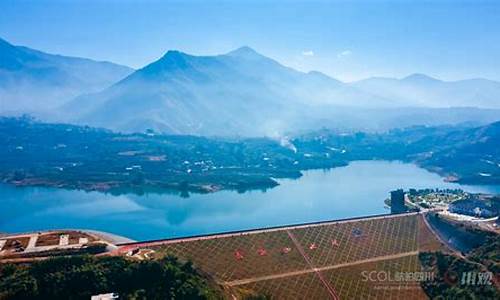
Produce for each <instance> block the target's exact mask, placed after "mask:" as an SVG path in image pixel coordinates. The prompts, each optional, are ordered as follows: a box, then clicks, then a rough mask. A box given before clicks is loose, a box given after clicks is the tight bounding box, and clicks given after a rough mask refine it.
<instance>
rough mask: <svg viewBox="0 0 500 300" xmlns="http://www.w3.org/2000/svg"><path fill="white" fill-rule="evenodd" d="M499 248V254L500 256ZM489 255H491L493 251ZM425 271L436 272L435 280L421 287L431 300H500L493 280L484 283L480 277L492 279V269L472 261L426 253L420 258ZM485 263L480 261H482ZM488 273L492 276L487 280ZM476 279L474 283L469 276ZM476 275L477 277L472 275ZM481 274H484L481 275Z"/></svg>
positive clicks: (442, 254) (493, 274)
mask: <svg viewBox="0 0 500 300" xmlns="http://www.w3.org/2000/svg"><path fill="white" fill-rule="evenodd" d="M498 251H499V250H498V248H497V250H496V252H497V253H496V254H494V255H498ZM485 255H486V256H489V255H492V254H491V252H490V251H488V254H485ZM419 258H420V262H421V263H422V265H423V267H424V271H427V272H433V273H434V279H433V280H432V281H424V282H422V288H423V289H424V291H425V292H426V293H427V295H428V296H429V297H430V298H431V299H499V298H500V292H499V291H498V289H497V288H496V287H495V283H494V282H493V281H489V280H488V281H487V282H482V280H481V281H480V280H479V278H480V276H482V277H481V278H485V277H486V278H493V279H494V276H495V274H498V273H494V272H492V270H491V269H489V268H486V267H485V266H484V265H482V264H481V263H477V262H475V261H473V260H472V259H463V258H459V257H456V256H453V255H448V254H444V253H442V252H434V253H429V252H424V253H420V255H419ZM481 261H482V260H480V262H481ZM488 272H490V273H489V274H491V276H492V277H488V275H487V274H488ZM468 274H471V276H473V278H474V276H475V279H476V281H475V282H474V283H471V282H467V276H468ZM472 274H475V275H472ZM480 274H481V275H480Z"/></svg>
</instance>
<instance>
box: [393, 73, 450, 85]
mask: <svg viewBox="0 0 500 300" xmlns="http://www.w3.org/2000/svg"><path fill="white" fill-rule="evenodd" d="M401 80H402V81H408V82H421V83H425V82H439V81H440V80H439V79H436V78H433V77H430V76H428V75H425V74H422V73H413V74H411V75H408V76H406V77H404V78H403V79H401Z"/></svg>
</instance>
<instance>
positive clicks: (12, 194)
mask: <svg viewBox="0 0 500 300" xmlns="http://www.w3.org/2000/svg"><path fill="white" fill-rule="evenodd" d="M280 184H281V185H280V186H278V187H276V188H273V189H270V190H267V191H266V192H262V191H252V192H247V193H243V194H238V193H237V192H230V191H223V192H217V193H213V194H208V195H198V194H191V195H190V197H189V198H182V197H180V196H178V195H176V194H161V195H160V194H147V195H142V196H139V195H133V194H128V195H121V196H113V195H110V194H104V193H99V192H83V191H68V190H58V189H53V188H16V187H12V186H8V185H0V207H1V209H0V232H21V231H33V230H42V229H54V228H82V229H94V230H101V231H107V232H111V233H115V234H118V235H122V236H125V237H129V238H132V239H135V240H145V239H157V238H167V237H179V236H189V235H196V234H204V233H214V232H222V231H229V230H238V229H251V228H258V227H266V226H276V225H285V224H291V223H302V222H314V221H321V220H330V219H340V218H349V217H357V216H365V215H373V214H381V213H387V212H388V210H387V209H385V208H384V202H383V200H384V199H385V198H387V197H388V193H389V191H390V190H392V189H396V188H405V189H406V188H411V187H413V188H437V187H439V188H462V189H465V190H467V191H471V192H492V193H500V186H464V185H458V184H452V183H446V182H443V180H442V178H441V177H439V176H438V175H436V174H433V173H430V172H428V171H426V170H424V169H421V168H418V167H417V166H415V165H413V164H405V163H400V162H385V161H359V162H353V163H351V164H350V165H349V166H347V167H342V168H336V169H332V170H330V171H321V170H319V171H307V172H304V176H303V177H301V178H300V179H298V180H280Z"/></svg>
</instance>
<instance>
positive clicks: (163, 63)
mask: <svg viewBox="0 0 500 300" xmlns="http://www.w3.org/2000/svg"><path fill="white" fill-rule="evenodd" d="M189 57H190V55H188V54H186V53H184V52H181V51H178V50H168V51H167V53H165V55H163V56H162V57H161V58H160V59H158V60H157V61H155V62H153V63H151V64H149V65H147V66H145V67H144V68H142V70H143V71H144V72H146V73H158V72H161V71H163V70H167V69H185V68H186V67H188V65H189V63H188V60H189Z"/></svg>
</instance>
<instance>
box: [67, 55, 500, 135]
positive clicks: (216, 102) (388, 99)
mask: <svg viewBox="0 0 500 300" xmlns="http://www.w3.org/2000/svg"><path fill="white" fill-rule="evenodd" d="M384 80H386V79H384ZM387 80H390V81H391V82H392V81H396V82H399V80H393V79H387ZM401 81H403V82H405V84H407V85H411V86H426V85H432V84H441V81H438V80H435V79H432V78H430V77H427V76H425V75H413V76H409V77H407V78H405V79H403V80H401ZM413 88H414V87H413ZM499 94H500V90H499ZM412 106H413V107H421V108H426V107H448V105H444V104H443V105H422V104H421V103H416V102H415V101H409V100H407V99H403V98H401V97H398V95H397V93H393V94H388V95H383V94H382V93H380V92H379V91H378V90H377V89H373V90H369V89H367V88H366V87H364V86H362V85H360V86H358V84H348V83H343V82H341V81H338V80H336V79H333V78H331V77H329V76H327V75H325V74H323V73H320V72H316V71H313V72H309V73H303V72H299V71H296V70H294V69H292V68H289V67H286V66H283V65H281V64H279V63H278V62H276V61H275V60H272V59H270V58H268V57H265V56H263V55H261V54H259V53H257V52H256V51H255V50H253V49H251V48H249V47H242V48H239V49H236V50H234V51H231V52H229V53H227V54H224V55H217V56H193V55H189V54H186V53H182V52H179V51H168V52H167V53H166V54H165V55H164V56H163V57H161V58H160V59H158V60H157V61H155V62H153V63H151V64H149V65H147V66H145V67H144V68H142V69H139V70H137V71H136V72H134V73H132V74H131V75H129V76H128V77H127V78H125V79H123V80H121V81H120V82H118V83H116V84H115V85H113V86H112V87H110V88H108V89H106V90H104V91H102V92H100V93H96V94H91V95H85V96H82V97H79V98H77V99H76V100H75V101H73V102H72V103H70V104H69V105H68V106H66V107H65V109H66V110H67V111H68V112H73V111H76V110H77V109H76V107H78V110H79V111H81V114H80V115H79V116H78V118H77V122H78V123H83V124H90V125H93V126H101V127H107V128H111V129H114V130H120V131H129V132H130V131H143V130H145V129H147V128H153V129H156V130H159V131H162V132H168V133H175V134H202V135H267V136H272V135H280V134H282V133H283V132H286V131H293V130H300V129H305V128H313V127H314V126H316V128H317V126H328V125H330V124H331V120H335V119H342V120H344V119H345V121H343V125H346V124H349V125H351V124H352V123H355V122H354V121H353V120H350V119H346V116H351V115H353V116H355V115H362V114H363V111H364V112H365V114H369V113H370V112H371V113H375V112H377V113H379V114H385V111H384V110H388V112H387V113H388V115H391V114H394V113H395V110H394V109H395V108H399V109H401V111H397V112H396V114H397V116H395V117H392V119H387V120H384V119H383V117H380V116H378V115H374V116H373V118H372V119H373V121H371V123H370V122H365V121H364V120H363V121H362V122H363V123H366V125H365V126H359V127H358V128H357V129H361V128H370V129H377V127H380V128H382V129H386V128H391V127H394V126H397V122H398V120H397V119H398V118H400V119H403V118H405V117H404V115H409V116H411V115H412V113H411V112H412V111H413V109H410V108H409V107H412ZM421 108H420V112H422V111H423V110H422V109H421ZM377 110H379V111H377ZM415 110H417V111H418V110H419V109H415ZM474 113H478V114H479V115H484V117H479V118H476V117H475V116H474V117H471V114H474ZM438 114H440V113H439V112H438V111H436V112H435V113H434V112H433V115H436V116H432V117H430V118H429V119H430V120H431V122H430V123H429V124H432V125H435V123H433V122H432V119H436V118H437V115H438ZM492 114H493V115H495V112H493V113H490V112H489V111H484V112H483V111H480V110H479V111H474V112H470V114H469V112H464V116H463V117H458V118H455V117H456V115H453V116H445V117H443V118H442V119H443V120H442V122H443V123H446V122H450V123H460V122H467V121H478V120H482V118H484V119H485V120H484V122H492V121H495V120H496V118H495V117H491V116H490V115H492ZM109 116H113V117H112V118H110V117H109ZM359 118H361V119H363V118H364V117H362V116H359ZM418 119H419V120H423V119H426V117H425V116H424V117H423V118H422V117H419V118H418ZM455 119H456V120H455ZM321 120H324V121H321ZM384 122H386V123H390V124H387V126H386V125H385V124H383V123H384ZM374 123H378V124H374ZM414 124H421V123H419V122H414V123H411V122H410V123H405V124H404V125H405V126H409V125H414ZM423 124H426V123H425V122H424V123H423ZM329 127H331V126H329ZM347 127H348V126H347Z"/></svg>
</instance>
